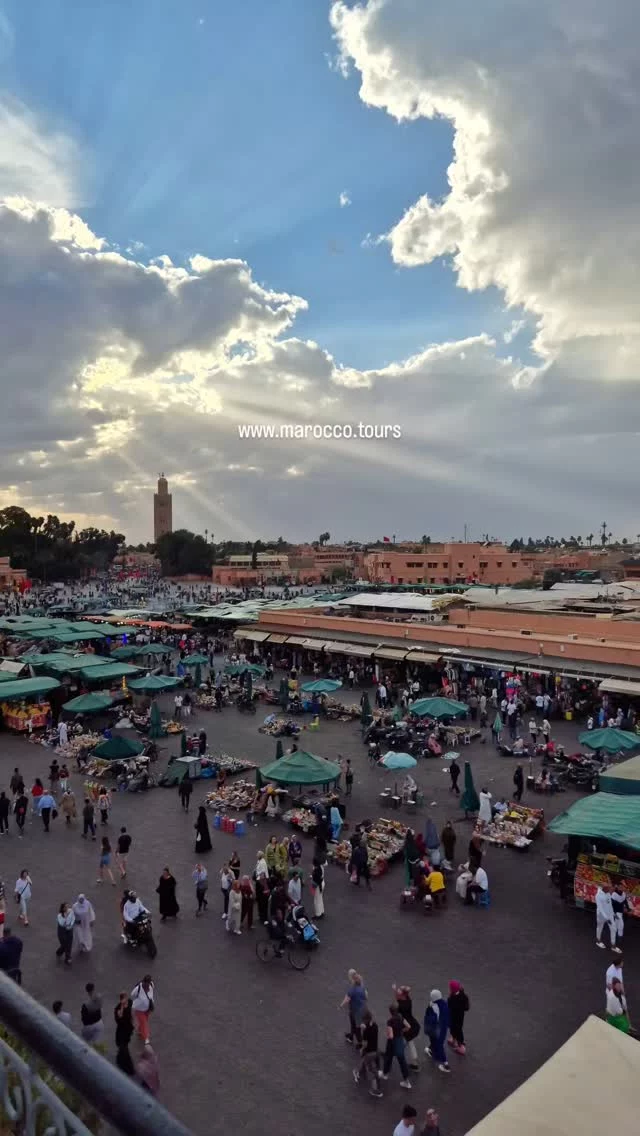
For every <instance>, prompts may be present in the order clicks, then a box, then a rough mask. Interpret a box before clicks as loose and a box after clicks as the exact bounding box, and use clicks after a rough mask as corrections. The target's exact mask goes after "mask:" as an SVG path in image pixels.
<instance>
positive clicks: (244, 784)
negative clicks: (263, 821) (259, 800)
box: [204, 781, 256, 812]
mask: <svg viewBox="0 0 640 1136" xmlns="http://www.w3.org/2000/svg"><path fill="white" fill-rule="evenodd" d="M255 795H256V787H255V784H253V782H251V781H235V782H234V783H233V785H223V786H222V788H220V789H212V790H211V792H210V793H207V795H206V797H205V799H204V803H205V805H206V807H207V808H208V809H214V810H215V811H216V812H223V811H225V810H226V809H234V810H236V811H237V812H241V811H242V810H243V809H244V810H246V809H248V808H249V806H250V805H251V804H253V801H254V800H255Z"/></svg>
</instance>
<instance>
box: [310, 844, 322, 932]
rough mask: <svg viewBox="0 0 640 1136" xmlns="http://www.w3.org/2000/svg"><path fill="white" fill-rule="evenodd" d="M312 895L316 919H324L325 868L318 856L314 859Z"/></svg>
mask: <svg viewBox="0 0 640 1136" xmlns="http://www.w3.org/2000/svg"><path fill="white" fill-rule="evenodd" d="M311 895H312V897H313V914H314V918H316V919H322V917H323V915H324V868H323V867H322V864H321V863H320V861H319V859H318V858H317V856H316V857H315V858H314V861H313V870H312V872H311Z"/></svg>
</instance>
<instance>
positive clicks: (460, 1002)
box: [447, 979, 469, 1057]
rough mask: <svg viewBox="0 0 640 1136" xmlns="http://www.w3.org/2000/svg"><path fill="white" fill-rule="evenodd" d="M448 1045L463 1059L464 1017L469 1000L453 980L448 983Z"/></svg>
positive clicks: (460, 986)
mask: <svg viewBox="0 0 640 1136" xmlns="http://www.w3.org/2000/svg"><path fill="white" fill-rule="evenodd" d="M447 1006H448V1007H449V1045H451V1046H452V1047H453V1049H455V1051H456V1053H459V1054H460V1056H461V1057H464V1055H465V1053H466V1052H467V1048H466V1046H465V1043H464V1016H465V1014H466V1013H467V1011H468V1009H469V998H468V995H467V992H466V990H465V989H464V987H463V986H462V984H461V983H460V982H456V981H455V979H452V981H451V982H450V983H449V997H448V998H447Z"/></svg>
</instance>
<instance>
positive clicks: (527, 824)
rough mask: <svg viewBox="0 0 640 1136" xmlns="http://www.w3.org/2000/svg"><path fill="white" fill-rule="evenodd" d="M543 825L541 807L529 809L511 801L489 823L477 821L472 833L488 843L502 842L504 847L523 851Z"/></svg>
mask: <svg viewBox="0 0 640 1136" xmlns="http://www.w3.org/2000/svg"><path fill="white" fill-rule="evenodd" d="M543 825H544V810H543V809H529V808H527V807H526V806H525V805H518V804H516V803H515V801H511V802H510V804H509V807H508V808H507V811H506V812H504V813H502V815H500V816H495V817H494V818H493V820H492V821H491V824H482V822H481V821H478V823H477V824H476V828H475V833H474V835H475V836H480V837H481V838H482V839H483V840H486V841H488V842H489V844H502V845H504V846H505V847H506V846H508V847H510V848H519V849H520V850H521V851H524V850H525V849H527V848H528V847H529V845H530V844H531V842H532V839H533V837H534V836H535V834H536V833H537V832H539V831H540V830H541V828H542V827H543Z"/></svg>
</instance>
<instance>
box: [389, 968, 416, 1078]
mask: <svg viewBox="0 0 640 1136" xmlns="http://www.w3.org/2000/svg"><path fill="white" fill-rule="evenodd" d="M391 989H392V990H393V996H394V998H395V1000H396V1002H397V1003H398V1012H399V1013H400V1014H402V1017H403V1019H404V1021H405V1023H406V1026H407V1027H408V1028H407V1029H405V1032H404V1040H405V1055H406V1058H407V1061H408V1063H409V1068H410V1069H418V1068H419V1065H418V1051H417V1049H416V1045H415V1038H416V1037H417V1036H418V1034H419V1033H420V1022H419V1021H418V1019H417V1018H415V1017H414V1015H413V1003H412V1001H411V987H410V986H395V985H393V986H392V987H391Z"/></svg>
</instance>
